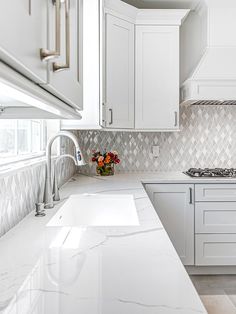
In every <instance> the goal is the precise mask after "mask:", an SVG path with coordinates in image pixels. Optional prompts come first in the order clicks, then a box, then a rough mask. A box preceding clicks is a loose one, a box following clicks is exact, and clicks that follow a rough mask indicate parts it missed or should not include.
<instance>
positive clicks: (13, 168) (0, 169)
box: [0, 154, 46, 178]
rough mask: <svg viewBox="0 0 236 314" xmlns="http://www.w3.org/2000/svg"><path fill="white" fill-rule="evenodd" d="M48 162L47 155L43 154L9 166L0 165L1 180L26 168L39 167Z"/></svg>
mask: <svg viewBox="0 0 236 314" xmlns="http://www.w3.org/2000/svg"><path fill="white" fill-rule="evenodd" d="M45 162H46V156H45V154H41V155H40V156H39V155H38V156H35V157H31V158H28V159H24V160H19V161H16V162H11V163H8V164H4V165H0V178H1V177H6V176H9V175H14V174H15V173H17V172H19V171H23V170H25V169H26V168H29V167H31V166H33V167H34V166H38V165H40V164H43V163H45Z"/></svg>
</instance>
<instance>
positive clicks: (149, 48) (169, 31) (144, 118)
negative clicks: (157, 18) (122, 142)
mask: <svg viewBox="0 0 236 314" xmlns="http://www.w3.org/2000/svg"><path fill="white" fill-rule="evenodd" d="M135 73H136V74H135V78H136V85H135V99H136V104H135V128H137V129H158V130H175V129H178V127H179V27H178V26H165V25H161V26H158V25H154V26H152V25H137V26H136V67H135Z"/></svg>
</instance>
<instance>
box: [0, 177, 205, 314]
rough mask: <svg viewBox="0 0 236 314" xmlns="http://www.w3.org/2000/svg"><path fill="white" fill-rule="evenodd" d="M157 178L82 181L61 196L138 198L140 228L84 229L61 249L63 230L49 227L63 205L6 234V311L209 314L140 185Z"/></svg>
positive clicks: (1, 243)
mask: <svg viewBox="0 0 236 314" xmlns="http://www.w3.org/2000/svg"><path fill="white" fill-rule="evenodd" d="M151 176H152V175H150V174H146V175H144V174H142V175H137V174H136V175H135V174H133V175H128V174H120V175H116V176H114V177H108V178H102V179H101V178H97V177H88V176H81V175H79V176H75V177H74V178H73V179H72V180H70V182H69V183H67V184H66V185H64V187H63V189H62V191H61V192H62V193H61V194H62V199H63V200H65V199H67V198H68V196H69V195H71V194H76V193H102V194H114V193H115V194H117V195H119V194H122V195H123V194H133V196H134V199H135V205H136V208H137V214H138V217H139V222H140V225H139V226H116V227H109V226H107V227H85V226H83V227H79V226H78V228H76V229H75V230H76V232H77V234H78V232H79V236H76V237H74V238H73V241H72V243H67V239H68V238H67V237H66V239H63V241H62V242H61V244H60V245H59V246H55V239H58V235H60V234H61V232H63V228H58V227H56V228H55V227H53V228H49V227H46V224H47V222H48V221H49V220H50V219H51V217H52V216H53V215H54V214H55V213H56V211H57V210H58V209H59V208H60V204H61V203H62V202H63V201H61V203H59V204H58V205H57V206H56V207H55V208H54V209H50V210H48V211H47V216H45V217H43V218H41V219H37V218H36V217H34V215H33V213H31V214H29V215H28V216H27V217H26V218H25V219H24V220H23V221H22V222H21V223H20V224H18V225H17V226H16V227H15V228H13V229H12V230H10V231H9V232H8V233H7V234H5V235H4V236H3V237H2V238H1V239H0V251H1V254H2V258H1V259H0V313H1V314H2V313H4V314H6V313H7V314H16V313H17V314H18V313H19V311H20V314H25V313H34V314H35V313H37V314H52V313H53V314H59V313H60V314H61V313H63V314H65V313H66V314H78V313H80V314H111V313H112V314H121V313H122V314H157V313H158V314H159V313H160V314H174V313H178V314H194V313H204V314H206V311H205V309H204V307H203V305H202V303H201V301H200V299H199V297H198V295H197V293H196V290H195V289H194V287H193V285H192V283H191V280H190V278H189V277H188V275H187V273H186V271H185V268H184V267H183V265H182V263H181V262H180V259H179V257H178V255H177V253H176V251H175V249H174V247H173V245H172V243H171V242H170V240H169V238H168V236H167V233H166V231H165V229H164V228H163V226H162V224H161V222H160V220H159V218H158V216H157V214H156V212H155V210H154V208H153V206H152V204H151V202H150V200H149V198H148V197H147V195H146V192H145V190H144V188H143V186H142V184H141V180H144V179H150V177H151ZM153 177H154V176H153ZM69 231H70V234H71V233H72V232H74V229H70V230H69ZM69 244H70V245H72V244H73V245H74V244H76V246H75V247H73V248H72V246H70V245H69ZM66 245H67V246H66Z"/></svg>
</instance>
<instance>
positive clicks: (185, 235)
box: [145, 184, 194, 265]
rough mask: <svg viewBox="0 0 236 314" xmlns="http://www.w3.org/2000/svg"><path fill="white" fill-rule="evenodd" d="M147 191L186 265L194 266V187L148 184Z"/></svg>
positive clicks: (190, 185)
mask: <svg viewBox="0 0 236 314" xmlns="http://www.w3.org/2000/svg"><path fill="white" fill-rule="evenodd" d="M145 189H146V191H147V193H148V195H149V197H150V199H151V201H152V203H153V205H154V208H155V210H156V212H157V214H158V216H159V218H160V219H161V221H162V223H163V226H164V228H165V229H166V231H167V233H168V235H169V237H170V239H171V241H172V243H173V245H174V247H175V249H176V251H177V253H178V254H179V256H180V258H181V260H182V262H183V264H184V265H194V185H192V184H146V185H145Z"/></svg>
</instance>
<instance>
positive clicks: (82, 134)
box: [78, 105, 236, 174]
mask: <svg viewBox="0 0 236 314" xmlns="http://www.w3.org/2000/svg"><path fill="white" fill-rule="evenodd" d="M78 137H79V140H80V143H81V147H82V151H83V153H84V155H85V157H86V159H87V161H88V162H89V164H88V165H87V166H85V167H83V168H80V171H81V170H82V172H83V173H86V174H91V173H95V165H94V164H93V163H91V161H90V159H91V153H92V150H93V149H95V150H101V151H102V150H104V149H107V150H111V149H114V150H117V151H118V152H119V155H120V159H121V164H120V165H117V166H116V172H136V171H140V172H143V171H179V170H180V171H183V170H186V169H188V168H190V167H236V106H230V105H224V106H223V105H222V106H221V105H207V106H186V105H184V106H181V108H180V131H179V132H163V133H157V132H112V131H110V132H107V131H79V132H78ZM153 145H158V146H159V147H160V156H159V157H158V158H154V157H153V154H152V146H153Z"/></svg>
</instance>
